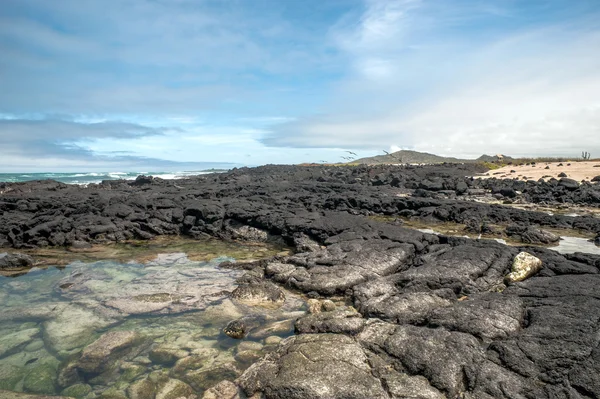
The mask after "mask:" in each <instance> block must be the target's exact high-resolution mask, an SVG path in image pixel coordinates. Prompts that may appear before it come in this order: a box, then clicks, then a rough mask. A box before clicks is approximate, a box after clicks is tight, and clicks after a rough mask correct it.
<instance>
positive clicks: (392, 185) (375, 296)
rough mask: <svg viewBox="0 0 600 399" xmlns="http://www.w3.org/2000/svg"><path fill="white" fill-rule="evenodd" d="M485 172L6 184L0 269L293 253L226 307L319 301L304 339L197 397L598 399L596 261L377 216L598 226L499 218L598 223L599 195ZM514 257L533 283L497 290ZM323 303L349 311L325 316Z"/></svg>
mask: <svg viewBox="0 0 600 399" xmlns="http://www.w3.org/2000/svg"><path fill="white" fill-rule="evenodd" d="M479 168H480V167H479V166H477V165H440V166H423V167H392V166H376V167H367V166H360V167H298V166H264V167H260V168H252V169H248V168H241V169H235V170H232V171H230V172H227V173H222V174H214V175H205V176H201V177H197V178H191V179H185V180H173V181H169V180H161V179H154V178H151V177H139V178H138V179H137V180H136V181H134V182H126V181H110V182H108V181H107V182H103V183H102V184H98V185H92V184H91V185H89V186H87V187H78V186H69V185H65V184H61V183H57V182H52V181H44V182H28V183H14V184H5V183H0V193H1V194H0V212H2V213H1V215H0V248H1V247H6V249H7V250H9V251H8V252H11V253H13V255H11V256H12V257H17V258H18V259H17V258H15V259H14V261H9V259H8V258H7V256H5V257H4V258H0V261H2V259H4V261H3V262H4V263H0V264H2V265H3V266H2V268H4V269H5V270H18V269H22V268H24V267H27V263H28V260H27V259H26V260H25V261H24V260H23V256H20V255H14V253H15V252H17V253H18V252H20V251H22V250H26V249H36V248H45V247H47V246H67V247H71V248H84V247H86V246H88V245H90V243H95V244H106V243H114V242H121V241H124V240H129V239H142V240H148V239H151V238H153V237H157V236H163V235H185V236H189V237H192V238H201V237H204V236H211V237H217V238H220V239H225V240H247V241H251V242H257V241H258V242H267V241H270V242H284V243H286V244H287V245H290V246H292V247H293V248H295V252H296V253H294V254H292V255H290V256H277V257H274V258H271V259H270V260H266V261H261V262H254V263H248V264H246V265H244V268H245V269H247V270H248V271H247V273H246V274H245V275H244V276H243V277H241V278H240V280H239V281H238V284H239V287H240V289H239V290H238V291H237V293H236V292H235V291H234V293H233V294H232V296H233V297H234V299H236V298H237V300H240V299H241V300H251V301H252V300H255V301H258V302H260V301H277V300H278V298H279V294H278V291H277V286H281V287H285V288H288V289H292V290H295V291H299V292H301V293H303V294H305V295H307V296H308V297H310V298H312V300H313V302H312V305H311V308H312V312H311V313H310V314H308V315H307V316H305V317H302V318H300V319H299V320H297V321H296V324H295V329H296V332H297V335H295V336H293V337H290V338H287V339H285V340H284V341H282V342H281V343H280V344H279V346H278V348H277V350H276V351H275V352H273V353H270V354H268V355H266V356H265V357H263V358H262V359H260V360H258V361H257V362H256V363H254V364H253V365H252V366H251V367H250V368H249V369H248V370H246V371H245V372H244V373H243V374H242V375H239V376H236V377H237V378H231V379H230V381H223V382H221V383H219V384H217V385H216V386H215V387H214V388H212V389H209V390H208V391H206V392H205V393H204V397H206V398H235V397H239V398H244V397H253V398H260V397H264V398H282V399H283V398H299V399H300V398H301V399H304V398H423V399H429V398H435V399H437V398H469V399H486V398H507V399H508V398H532V399H533V398H549V399H550V398H565V399H566V398H595V397H599V396H600V377H599V376H600V351H599V348H598V344H599V343H600V339H599V338H598V325H599V322H600V306H599V305H600V296H599V295H598V293H597V288H596V287H597V286H598V285H599V284H600V276H599V268H600V256H594V255H588V254H581V253H575V254H569V255H560V254H558V253H556V252H554V251H552V250H549V249H545V248H541V247H529V246H506V245H503V244H500V243H497V242H494V241H491V240H473V239H468V238H463V237H451V236H443V235H434V234H427V233H422V232H419V231H417V230H414V229H410V228H406V227H403V226H402V225H401V223H400V222H388V221H384V220H374V218H372V217H370V216H373V215H383V216H389V217H398V218H408V219H414V220H419V221H423V222H431V223H444V222H452V223H458V224H461V225H464V226H465V228H466V229H470V230H472V231H476V232H477V231H478V232H479V233H485V232H486V231H485V229H486V228H489V227H490V226H492V227H493V228H496V229H498V228H501V229H506V232H507V234H508V233H511V232H512V233H511V234H513V235H515V236H518V237H521V238H520V239H521V240H522V242H524V243H531V242H527V240H530V241H531V240H533V241H536V240H538V241H540V242H541V240H542V238H544V237H546V238H547V237H548V235H547V234H544V233H543V230H544V229H545V228H561V229H577V230H579V231H584V232H587V233H589V234H591V235H592V236H593V235H598V234H599V233H600V219H598V218H596V217H593V216H589V215H581V216H567V215H560V214H552V215H550V214H548V213H544V212H534V211H528V210H523V209H518V208H515V207H512V206H510V205H513V204H518V203H533V204H541V205H548V206H557V205H562V206H564V205H565V204H573V205H578V206H585V207H590V208H598V207H600V184H598V183H594V184H592V183H583V184H579V183H578V182H575V181H571V180H570V179H568V178H562V179H560V180H554V181H548V182H544V181H539V182H537V181H535V182H534V181H523V180H500V179H494V178H492V179H486V180H479V179H474V178H472V177H469V176H473V175H474V174H476V173H478V172H483V170H480V169H479ZM481 198H487V199H493V200H495V201H497V202H501V203H504V204H487V203H483V202H478V201H474V199H481ZM399 220H401V219H399ZM532 229H533V230H532ZM522 237H526V239H525V240H523V239H522ZM540 237H542V238H540ZM0 250H1V249H0ZM522 252H527V253H529V254H531V255H532V256H533V257H535V258H537V259H539V260H541V263H542V266H541V269H540V270H539V271H537V270H536V271H537V272H536V273H535V274H533V275H532V276H529V275H527V278H526V279H524V280H522V281H520V280H519V279H516V280H515V279H510V278H507V277H506V276H507V275H508V274H509V273H510V272H511V267H512V266H513V262H514V260H515V258H516V257H517V255H518V254H520V253H522ZM34 261H35V260H34V259H31V262H34ZM334 296H335V297H343V298H344V299H345V302H346V304H345V305H337V306H331V305H330V304H329V302H327V301H328V300H329V299H330V298H331V297H334ZM243 322H244V320H241V321H240V323H243ZM242 335H243V334H242ZM15 397H18V396H15Z"/></svg>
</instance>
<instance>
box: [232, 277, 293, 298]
mask: <svg viewBox="0 0 600 399" xmlns="http://www.w3.org/2000/svg"><path fill="white" fill-rule="evenodd" d="M231 298H233V299H235V300H237V301H240V302H243V303H246V304H263V303H282V302H283V301H285V294H284V293H283V290H282V289H281V288H279V287H278V286H276V285H275V284H273V283H272V282H270V281H265V280H260V281H251V282H249V283H247V284H242V285H240V286H239V287H237V288H236V289H235V290H233V292H232V293H231Z"/></svg>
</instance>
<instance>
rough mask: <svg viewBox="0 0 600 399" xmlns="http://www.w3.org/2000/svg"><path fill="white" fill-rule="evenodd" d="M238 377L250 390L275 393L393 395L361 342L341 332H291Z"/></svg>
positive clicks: (291, 395)
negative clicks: (271, 350)
mask: <svg viewBox="0 0 600 399" xmlns="http://www.w3.org/2000/svg"><path fill="white" fill-rule="evenodd" d="M238 383H239V385H240V386H241V387H242V389H243V390H244V393H245V394H246V395H248V396H252V395H254V394H257V393H268V397H269V398H273V399H284V398H285V399H288V398H354V399H359V398H365V399H367V398H387V397H388V395H387V393H386V392H385V390H384V389H383V387H382V385H381V382H380V381H379V380H378V379H377V378H375V377H374V376H373V374H372V372H371V368H370V366H369V362H368V359H367V355H366V354H365V352H364V351H363V349H362V348H361V346H360V345H358V344H357V343H356V341H354V340H353V339H352V338H349V337H347V336H345V335H340V334H307V335H298V336H294V337H291V338H288V339H286V340H285V341H284V342H283V343H282V344H281V345H280V347H279V348H278V349H277V351H276V352H274V353H272V354H271V355H269V356H267V357H266V358H264V359H263V360H260V361H259V362H258V363H255V364H253V365H252V366H250V368H249V369H248V370H246V372H244V374H243V375H242V376H241V377H240V378H239V379H238Z"/></svg>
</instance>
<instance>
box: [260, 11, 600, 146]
mask: <svg viewBox="0 0 600 399" xmlns="http://www.w3.org/2000/svg"><path fill="white" fill-rule="evenodd" d="M478 12H483V13H485V18H490V15H493V18H509V16H510V12H504V11H503V10H501V9H496V8H494V9H492V10H487V9H485V8H482V11H478ZM449 18H451V21H449V20H448V19H446V17H445V16H442V15H440V14H439V13H436V12H435V10H432V9H431V7H430V8H426V7H423V6H422V4H419V3H418V2H406V1H398V2H392V1H390V2H387V1H386V2H377V1H373V2H371V1H369V2H368V8H367V10H366V11H365V13H364V15H363V16H362V18H360V19H359V21H360V23H359V24H358V25H356V26H355V27H354V28H353V29H352V30H350V31H348V32H346V37H347V38H348V39H347V40H346V41H341V42H340V43H341V46H342V48H344V49H345V50H346V51H347V52H348V53H349V54H350V55H351V57H352V62H353V65H355V66H356V67H357V70H359V71H360V73H358V74H353V75H349V76H347V78H346V79H345V80H344V81H342V82H340V84H339V87H338V88H337V94H336V95H335V96H334V97H333V100H332V101H331V102H330V103H328V104H326V106H325V108H324V109H323V114H322V115H320V116H313V117H306V118H303V119H298V120H297V121H292V122H288V123H284V124H281V125H278V126H275V127H274V128H273V129H271V131H270V133H269V134H268V135H267V136H266V137H265V139H264V142H265V143H267V144H268V145H281V146H305V147H313V146H314V147H323V146H332V147H333V146H340V145H342V146H348V147H352V148H371V149H379V148H389V147H390V146H395V147H400V146H401V147H402V148H412V149H416V150H423V151H428V152H434V153H440V154H444V155H458V156H473V157H476V156H479V155H481V153H485V152H487V153H499V152H502V153H506V154H510V155H543V154H548V155H578V154H579V153H580V152H581V151H582V150H588V151H590V152H592V154H594V153H595V154H598V155H600V52H598V51H596V49H599V48H600V29H599V28H598V27H597V25H595V24H591V25H590V24H586V23H585V22H584V21H568V20H567V21H564V23H561V24H558V25H557V24H552V23H548V24H545V25H544V26H542V27H540V26H521V27H519V28H518V29H515V28H512V29H504V30H503V31H502V34H498V33H497V32H496V33H494V34H491V33H489V34H487V35H486V34H484V33H482V32H479V31H477V30H473V32H471V31H470V30H469V29H473V28H472V27H471V26H470V25H469V21H471V20H477V18H478V16H477V15H468V12H467V11H466V10H456V11H455V14H454V15H452V16H451V17H449ZM423 21H427V23H425V22H423ZM465 21H467V22H465ZM421 22H423V23H421ZM494 22H495V23H498V21H497V20H494ZM465 23H466V25H464V26H463V25H460V24H465ZM436 24H437V25H439V26H441V27H446V26H449V25H452V24H459V25H460V26H461V27H462V28H463V30H466V33H465V34H462V35H461V34H456V33H453V32H454V31H453V30H452V29H451V30H450V31H448V32H446V30H445V29H441V28H439V29H438V28H437V27H436ZM348 26H351V24H349V23H347V24H346V25H344V28H345V29H348ZM444 33H446V34H444ZM469 33H470V34H469ZM474 34H479V35H480V36H472V35H474ZM335 36H336V37H341V36H343V32H342V31H341V30H338V31H336V32H335ZM367 44H368V45H367ZM392 148H394V147H392Z"/></svg>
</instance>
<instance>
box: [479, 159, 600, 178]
mask: <svg viewBox="0 0 600 399" xmlns="http://www.w3.org/2000/svg"><path fill="white" fill-rule="evenodd" d="M561 173H564V174H566V175H567V176H566V177H568V178H569V179H573V180H577V181H591V180H592V179H593V178H594V177H595V176H600V162H598V161H589V162H539V163H535V164H533V165H532V164H530V165H520V166H516V165H508V166H504V167H502V168H500V169H494V170H490V171H489V172H487V173H485V174H482V175H480V177H483V178H489V177H498V178H503V179H510V178H514V179H522V180H539V179H540V178H543V179H545V180H548V179H551V178H555V179H560V178H561V177H565V176H562V175H561V176H559V175H560V174H561Z"/></svg>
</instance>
